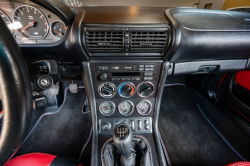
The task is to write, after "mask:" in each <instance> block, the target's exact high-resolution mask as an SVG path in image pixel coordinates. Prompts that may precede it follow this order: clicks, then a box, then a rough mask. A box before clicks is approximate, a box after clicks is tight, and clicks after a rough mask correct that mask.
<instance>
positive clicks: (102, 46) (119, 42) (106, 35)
mask: <svg viewBox="0 0 250 166" xmlns="http://www.w3.org/2000/svg"><path fill="white" fill-rule="evenodd" d="M85 37H86V45H87V49H88V51H89V52H90V53H112V52H113V53H115V52H124V42H123V39H124V31H86V36H85Z"/></svg>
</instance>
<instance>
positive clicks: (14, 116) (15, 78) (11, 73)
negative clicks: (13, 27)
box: [0, 18, 32, 165]
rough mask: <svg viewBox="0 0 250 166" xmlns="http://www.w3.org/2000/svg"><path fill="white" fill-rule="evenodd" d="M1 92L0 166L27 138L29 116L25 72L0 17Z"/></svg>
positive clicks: (27, 80) (21, 60) (28, 81)
mask: <svg viewBox="0 0 250 166" xmlns="http://www.w3.org/2000/svg"><path fill="white" fill-rule="evenodd" d="M0 93H1V95H0V96H1V100H2V103H3V109H4V117H3V118H4V119H3V126H2V131H1V137H0V165H3V164H4V163H5V162H6V161H7V160H9V159H10V158H11V157H12V156H13V155H14V153H15V152H16V151H17V150H18V148H19V147H20V145H21V144H22V141H23V140H24V138H25V136H26V135H27V132H28V128H29V124H30V118H31V113H32V94H31V84H30V78H29V74H28V69H27V67H26V64H25V62H24V59H23V56H22V53H21V50H20V49H19V47H18V45H17V44H16V42H15V40H14V38H13V37H12V35H11V34H10V31H9V29H8V28H7V27H6V25H5V23H4V22H3V21H2V19H1V18H0Z"/></svg>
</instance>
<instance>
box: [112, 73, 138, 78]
mask: <svg viewBox="0 0 250 166" xmlns="http://www.w3.org/2000/svg"><path fill="white" fill-rule="evenodd" d="M112 76H115V77H119V76H121V77H124V76H125V77H126V76H140V73H138V72H133V73H112Z"/></svg>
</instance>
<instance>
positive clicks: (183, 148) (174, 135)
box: [159, 86, 242, 166]
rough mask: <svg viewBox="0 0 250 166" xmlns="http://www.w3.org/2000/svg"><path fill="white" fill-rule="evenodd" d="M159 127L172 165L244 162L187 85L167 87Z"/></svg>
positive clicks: (163, 97)
mask: <svg viewBox="0 0 250 166" xmlns="http://www.w3.org/2000/svg"><path fill="white" fill-rule="evenodd" d="M160 110H161V111H160V116H159V130H160V132H161V135H162V138H163V141H164V143H165V146H166V149H167V152H168V156H169V159H170V162H171V165H173V166H175V165H225V164H229V163H233V162H235V161H242V159H241V158H240V157H238V155H236V153H235V152H234V151H233V150H232V149H231V148H230V147H229V146H228V145H227V144H226V143H225V142H224V140H223V139H222V138H221V137H220V136H219V135H218V133H217V132H216V131H215V130H214V129H213V128H212V127H211V125H210V124H209V123H208V122H207V120H206V119H205V118H204V116H203V115H202V114H201V112H200V110H199V108H198V106H197V104H196V102H195V101H194V100H193V98H192V94H190V93H189V91H188V89H187V88H186V87H185V86H169V87H165V89H164V92H163V96H162V101H161V109H160Z"/></svg>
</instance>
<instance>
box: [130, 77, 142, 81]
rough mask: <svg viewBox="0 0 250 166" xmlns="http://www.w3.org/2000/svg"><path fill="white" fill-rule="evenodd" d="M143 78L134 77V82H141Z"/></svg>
mask: <svg viewBox="0 0 250 166" xmlns="http://www.w3.org/2000/svg"><path fill="white" fill-rule="evenodd" d="M140 80H141V78H140V77H132V81H140Z"/></svg>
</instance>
